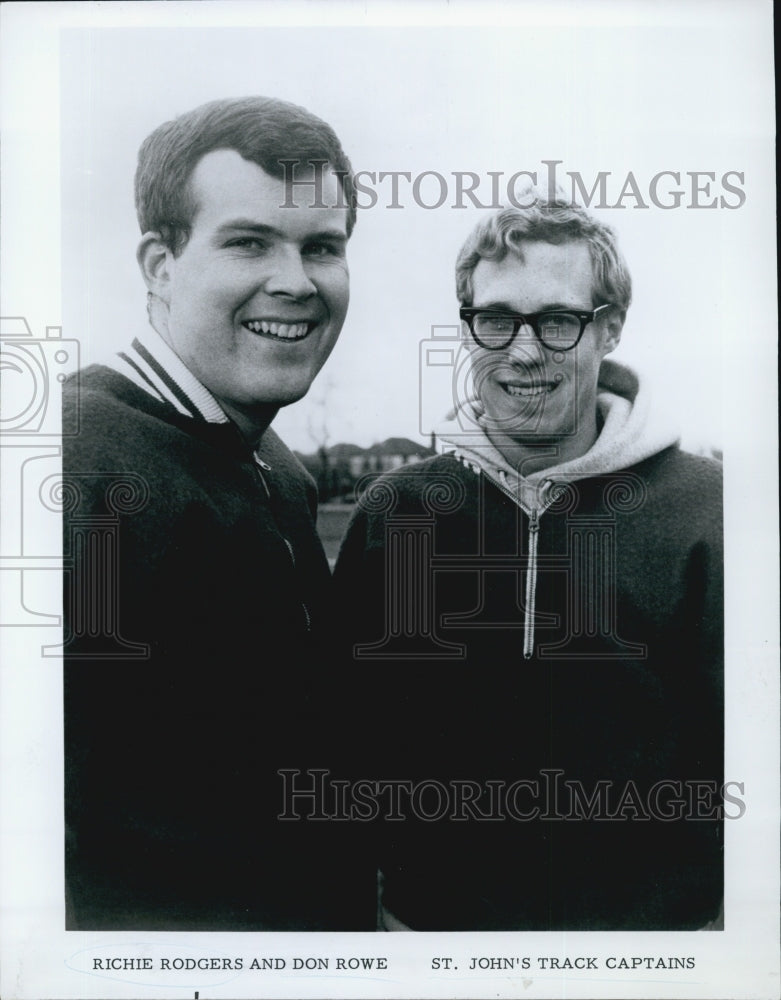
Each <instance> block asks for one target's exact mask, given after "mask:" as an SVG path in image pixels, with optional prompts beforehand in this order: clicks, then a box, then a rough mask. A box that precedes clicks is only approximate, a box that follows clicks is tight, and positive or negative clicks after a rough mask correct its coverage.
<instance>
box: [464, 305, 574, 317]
mask: <svg viewBox="0 0 781 1000" xmlns="http://www.w3.org/2000/svg"><path fill="white" fill-rule="evenodd" d="M472 308H473V309H496V310H497V311H498V312H508V313H515V315H516V316H526V315H529V313H530V312H531V313H532V314H534V313H543V312H556V311H557V310H564V309H569V310H571V311H573V312H589V311H590V310H589V309H585V310H584V308H583V306H573V305H564V303H562V302H551V303H547V304H546V305H544V306H540V308H539V309H534V310H528V311H527V312H526V313H524V312H522V311H519V310H518V309H516V308H515V307H514V306H511V305H510V303H509V302H487V303H485V304H483V305H480V306H472Z"/></svg>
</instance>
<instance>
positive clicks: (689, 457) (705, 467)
mask: <svg viewBox="0 0 781 1000" xmlns="http://www.w3.org/2000/svg"><path fill="white" fill-rule="evenodd" d="M636 471H638V472H639V473H640V474H641V475H642V477H643V478H644V479H645V481H646V483H647V485H648V488H649V490H650V491H652V492H653V493H654V494H655V495H658V496H659V497H660V498H661V499H666V500H667V501H668V502H670V503H674V504H675V505H676V506H677V507H679V508H681V507H684V508H687V507H691V508H693V509H695V510H699V511H700V512H702V511H703V510H705V509H712V510H714V511H718V512H720V511H721V506H722V494H723V466H722V463H721V462H719V461H717V460H716V459H714V458H709V457H707V456H705V455H693V454H691V453H690V452H686V451H681V449H680V448H678V447H677V446H675V447H672V448H666V449H665V450H664V451H662V452H660V453H659V454H658V455H655V456H653V457H652V458H650V459H647V460H646V461H645V462H642V463H640V465H639V466H637V467H636Z"/></svg>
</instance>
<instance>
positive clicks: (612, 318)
mask: <svg viewBox="0 0 781 1000" xmlns="http://www.w3.org/2000/svg"><path fill="white" fill-rule="evenodd" d="M625 319H626V310H625V309H608V310H607V317H606V318H605V320H604V321H603V322H604V333H603V337H602V347H603V350H604V352H605V354H610V352H611V351H614V350H615V349H616V348H617V347H618V345H619V344H620V343H621V331H622V330H623V329H624V320H625Z"/></svg>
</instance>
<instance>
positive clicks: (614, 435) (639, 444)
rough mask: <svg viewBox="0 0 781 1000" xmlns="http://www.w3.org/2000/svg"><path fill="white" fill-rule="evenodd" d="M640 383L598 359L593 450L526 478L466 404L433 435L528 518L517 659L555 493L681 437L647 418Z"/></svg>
mask: <svg viewBox="0 0 781 1000" xmlns="http://www.w3.org/2000/svg"><path fill="white" fill-rule="evenodd" d="M652 395H653V393H652V391H651V389H650V386H649V384H648V380H647V379H642V380H641V378H640V376H639V375H638V374H637V373H636V372H635V371H634V370H633V369H631V368H630V367H629V366H627V365H625V364H622V363H619V362H617V361H614V360H612V359H605V360H604V361H603V362H602V366H601V368H600V371H599V383H598V386H597V411H598V418H599V423H600V425H601V430H600V433H599V436H598V437H597V440H596V441H595V442H594V444H593V445H592V447H591V448H590V449H589V450H588V451H587V452H586V453H585V454H584V455H580V456H579V457H577V458H573V459H570V460H569V461H567V462H562V463H560V464H558V465H552V466H550V467H549V468H546V469H540V470H538V471H537V472H533V473H531V474H530V475H529V476H522V475H521V474H520V473H519V472H518V470H517V469H515V468H514V467H513V466H512V465H510V463H509V462H508V461H507V459H506V458H504V456H503V455H502V454H501V452H500V451H499V450H498V448H497V447H496V446H495V445H494V444H493V442H492V441H491V440H490V438H489V437H488V434H487V433H486V430H485V410H484V407H483V406H482V404H481V403H480V402H479V400H468V401H466V402H465V403H463V404H461V405H460V406H459V408H458V409H457V410H454V411H453V412H452V413H451V414H449V416H448V418H447V419H446V420H445V422H444V423H443V424H441V425H440V426H439V427H437V428H436V429H435V433H436V438H437V449H438V451H439V452H440V453H441V454H445V455H448V454H450V455H453V456H454V457H455V458H457V459H458V460H459V461H460V462H462V463H463V464H464V465H466V466H467V467H469V468H471V469H472V470H473V471H474V472H475V473H477V474H478V475H479V474H481V473H482V474H483V475H485V476H487V477H488V478H489V479H490V480H491V481H492V482H493V483H495V484H496V486H498V488H499V489H500V490H501V491H502V492H503V493H505V494H506V495H507V496H508V497H510V498H511V499H512V500H514V501H515V503H517V504H518V506H519V507H520V508H521V510H522V511H523V512H524V513H525V514H526V516H527V517H528V518H529V542H528V552H529V562H528V568H527V571H526V602H525V603H526V614H525V627H524V656H525V657H527V658H528V657H530V656H531V655H532V651H533V648H534V603H535V590H536V584H537V534H538V532H539V519H540V517H541V516H542V514H543V513H544V512H545V511H546V510H547V508H548V507H549V506H550V505H551V504H552V503H553V501H554V500H555V499H556V497H557V491H556V485H557V484H562V483H571V482H574V481H575V480H578V479H587V478H589V477H591V476H603V475H606V474H608V473H611V472H620V471H621V470H623V469H628V468H630V467H631V466H633V465H636V464H637V463H638V462H642V461H643V460H645V459H647V458H650V457H651V456H652V455H656V454H658V453H659V452H660V451H662V450H663V449H664V448H668V447H670V445H674V444H677V443H678V441H679V439H680V435H679V433H678V432H677V429H676V428H675V426H674V425H673V423H672V421H671V420H670V419H669V418H668V417H667V415H666V414H662V413H660V412H659V411H658V409H656V410H653V411H652V407H651V397H652Z"/></svg>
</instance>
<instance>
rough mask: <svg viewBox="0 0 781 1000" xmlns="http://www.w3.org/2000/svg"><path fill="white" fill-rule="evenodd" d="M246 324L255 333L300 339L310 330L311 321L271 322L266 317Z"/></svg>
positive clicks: (285, 338) (286, 338)
mask: <svg viewBox="0 0 781 1000" xmlns="http://www.w3.org/2000/svg"><path fill="white" fill-rule="evenodd" d="M244 326H246V327H247V329H248V330H252V332H253V333H270V334H272V336H274V337H281V338H282V339H283V340H300V339H301V337H304V336H306V334H307V332H308V331H309V323H270V322H268V321H267V320H265V319H253V320H250V321H249V322H247V323H245V324H244Z"/></svg>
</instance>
